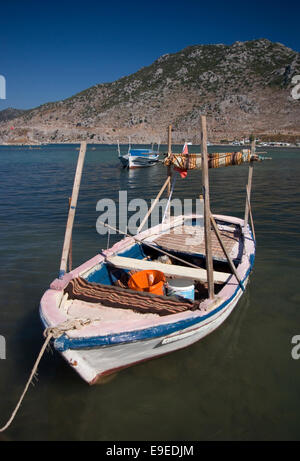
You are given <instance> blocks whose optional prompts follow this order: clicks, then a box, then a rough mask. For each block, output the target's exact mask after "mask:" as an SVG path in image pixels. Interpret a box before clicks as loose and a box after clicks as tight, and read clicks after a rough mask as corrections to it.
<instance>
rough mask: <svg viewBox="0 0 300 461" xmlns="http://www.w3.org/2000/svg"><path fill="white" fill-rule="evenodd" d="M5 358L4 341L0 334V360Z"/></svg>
mask: <svg viewBox="0 0 300 461" xmlns="http://www.w3.org/2000/svg"><path fill="white" fill-rule="evenodd" d="M5 359H6V341H5V338H4V336H1V335H0V360H5Z"/></svg>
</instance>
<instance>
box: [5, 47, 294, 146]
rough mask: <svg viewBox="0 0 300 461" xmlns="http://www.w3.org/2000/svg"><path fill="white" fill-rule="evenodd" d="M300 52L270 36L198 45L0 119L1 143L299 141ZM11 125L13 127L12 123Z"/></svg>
mask: <svg viewBox="0 0 300 461" xmlns="http://www.w3.org/2000/svg"><path fill="white" fill-rule="evenodd" d="M298 74H300V53H298V52H296V51H293V50H292V49H289V48H287V47H285V46H284V45H282V44H280V43H273V42H270V41H269V40H266V39H259V40H253V41H247V42H235V43H234V44H233V45H223V44H218V45H195V46H189V47H187V48H185V49H183V50H182V51H179V52H178V53H174V54H166V55H163V56H161V57H160V58H159V59H157V60H156V61H155V62H154V63H153V64H151V65H150V66H147V67H143V68H142V69H140V70H139V71H138V72H136V73H134V74H132V75H129V76H126V77H123V78H121V79H119V80H117V81H115V82H112V83H102V84H98V85H95V86H93V87H91V88H89V89H87V90H85V91H82V92H81V93H78V94H76V95H74V96H72V97H70V98H67V99H65V100H63V101H58V102H54V103H48V104H44V105H42V106H40V107H37V108H35V109H32V110H28V111H26V112H25V113H24V114H21V115H20V114H19V115H18V117H17V118H15V119H13V120H10V121H9V122H7V121H5V120H4V121H1V122H0V142H2V143H16V142H24V143H26V142H29V143H32V142H38V143H39V142H57V143H58V142H78V141H79V140H82V139H87V140H88V141H89V142H91V143H97V142H99V143H115V142H116V141H117V140H118V139H119V140H120V142H127V140H128V138H127V137H128V136H129V135H130V136H131V139H132V142H135V143H139V142H152V141H155V142H156V141H158V140H161V141H162V142H165V141H166V130H167V126H168V125H169V124H172V126H173V139H174V141H177V142H182V141H183V140H189V141H192V142H194V143H196V142H199V140H200V136H199V131H200V130H199V128H200V115H201V114H206V115H207V117H208V135H209V139H210V140H211V141H219V140H221V139H234V138H236V137H241V136H244V135H245V136H246V135H249V133H253V132H255V133H256V134H258V135H266V136H269V135H270V136H272V135H278V134H281V135H286V136H292V137H294V138H297V137H298V139H299V140H300V125H299V120H300V100H299V99H294V98H293V97H292V95H291V90H292V88H293V83H292V78H293V76H295V75H298ZM12 124H13V128H14V129H11V125H12Z"/></svg>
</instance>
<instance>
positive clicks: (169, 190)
mask: <svg viewBox="0 0 300 461" xmlns="http://www.w3.org/2000/svg"><path fill="white" fill-rule="evenodd" d="M171 154H172V125H169V127H168V157H170V156H171ZM167 175H168V178H169V179H170V182H169V183H168V197H169V195H170V193H171V179H172V166H171V165H168V167H167Z"/></svg>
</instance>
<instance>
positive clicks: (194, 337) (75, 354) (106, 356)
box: [62, 277, 248, 384]
mask: <svg viewBox="0 0 300 461" xmlns="http://www.w3.org/2000/svg"><path fill="white" fill-rule="evenodd" d="M247 281H248V277H247V279H246V280H244V286H246V284H247ZM241 295H242V290H239V292H238V293H237V295H236V296H235V297H234V299H233V300H232V301H231V302H230V303H228V304H227V306H226V308H224V309H222V310H221V311H219V312H217V313H216V314H215V315H213V316H211V317H209V318H207V319H206V320H204V321H203V322H201V324H198V325H194V326H193V327H189V328H186V329H183V330H179V331H177V332H176V333H173V334H171V335H167V336H161V337H158V338H154V339H149V340H143V341H135V342H132V343H127V344H117V345H113V346H104V347H103V346H102V347H99V348H92V349H85V350H71V349H69V350H67V351H65V352H62V356H63V357H64V358H65V360H67V362H68V363H69V364H70V365H72V366H73V367H74V368H75V369H76V371H77V373H79V375H80V376H81V377H82V378H83V379H84V380H85V381H87V382H88V383H89V384H96V383H100V382H101V381H102V380H103V378H104V377H105V376H108V375H110V374H112V373H115V372H117V371H119V370H121V369H123V368H127V367H129V366H132V365H135V364H138V363H140V362H144V361H146V360H150V359H153V358H156V357H160V356H162V355H165V354H168V353H171V352H174V351H176V350H179V349H183V348H185V347H188V346H190V345H191V344H193V343H195V342H197V341H199V340H200V339H202V338H204V337H205V336H207V335H209V334H210V333H212V332H213V331H214V330H216V329H217V328H218V327H219V326H220V325H221V324H222V323H223V322H224V321H225V320H226V319H227V317H228V316H229V315H230V314H231V312H232V311H233V309H234V307H235V306H236V304H237V303H238V300H239V298H240V297H241Z"/></svg>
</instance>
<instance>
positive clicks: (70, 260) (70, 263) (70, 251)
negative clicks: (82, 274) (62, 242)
mask: <svg viewBox="0 0 300 461" xmlns="http://www.w3.org/2000/svg"><path fill="white" fill-rule="evenodd" d="M70 206H71V197H69V210H70ZM72 259H73V258H72V234H71V240H70V250H69V272H71V270H72Z"/></svg>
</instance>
